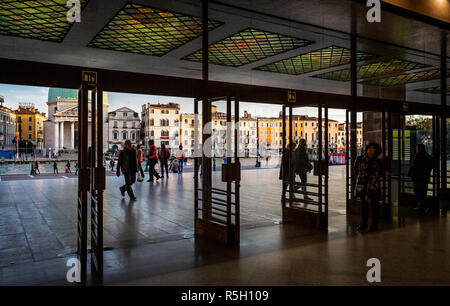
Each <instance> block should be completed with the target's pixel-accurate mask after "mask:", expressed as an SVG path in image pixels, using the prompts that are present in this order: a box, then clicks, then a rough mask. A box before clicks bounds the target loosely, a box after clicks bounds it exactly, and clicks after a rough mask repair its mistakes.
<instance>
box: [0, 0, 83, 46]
mask: <svg viewBox="0 0 450 306" xmlns="http://www.w3.org/2000/svg"><path fill="white" fill-rule="evenodd" d="M87 2H88V0H81V1H80V4H81V8H84V7H85V6H86V4H87ZM69 9H70V7H68V6H67V1H66V0H45V1H42V0H41V1H15V0H1V1H0V35H9V36H18V37H23V38H32V39H39V40H45V41H54V42H62V41H63V40H64V37H65V36H66V34H67V33H68V32H69V29H70V27H71V26H72V24H71V23H69V22H68V21H67V12H68V10H69Z"/></svg>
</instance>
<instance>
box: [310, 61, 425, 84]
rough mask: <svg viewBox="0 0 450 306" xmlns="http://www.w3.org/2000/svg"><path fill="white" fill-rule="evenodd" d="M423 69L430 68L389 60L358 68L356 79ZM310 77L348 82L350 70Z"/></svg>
mask: <svg viewBox="0 0 450 306" xmlns="http://www.w3.org/2000/svg"><path fill="white" fill-rule="evenodd" d="M425 67H430V65H425V64H421V63H415V62H410V61H406V60H401V59H391V60H389V61H384V62H378V63H372V64H367V65H362V66H358V72H357V78H358V79H359V80H361V79H369V78H375V77H380V76H383V75H387V74H392V73H399V72H405V71H410V70H414V69H422V68H425ZM312 77H314V78H320V79H327V80H334V81H344V82H348V81H350V69H341V70H336V71H330V72H326V73H322V74H317V75H313V76H312Z"/></svg>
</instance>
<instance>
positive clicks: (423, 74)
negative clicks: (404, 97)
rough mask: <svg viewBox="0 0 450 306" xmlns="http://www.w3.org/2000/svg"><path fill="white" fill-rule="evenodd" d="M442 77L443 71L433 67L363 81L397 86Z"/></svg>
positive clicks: (448, 74)
mask: <svg viewBox="0 0 450 306" xmlns="http://www.w3.org/2000/svg"><path fill="white" fill-rule="evenodd" d="M448 76H450V70H447V77H448ZM440 77H441V73H440V71H439V69H431V70H425V71H420V72H412V73H403V74H399V75H396V76H391V77H386V78H381V79H374V80H367V81H363V82H361V83H362V84H366V85H374V86H382V87H387V86H395V85H403V84H408V83H415V82H423V81H429V80H435V79H439V78H440Z"/></svg>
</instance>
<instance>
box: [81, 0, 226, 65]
mask: <svg viewBox="0 0 450 306" xmlns="http://www.w3.org/2000/svg"><path fill="white" fill-rule="evenodd" d="M221 24H222V23H221V22H218V21H211V20H210V21H209V22H208V29H209V30H213V29H215V28H217V27H219V26H220V25H221ZM201 35H202V20H201V18H198V17H194V16H188V15H184V14H179V13H174V12H169V11H166V10H160V9H155V8H150V7H145V6H142V5H138V4H131V3H128V4H127V5H126V6H125V7H124V8H123V9H122V10H120V11H119V13H118V14H117V15H116V16H115V17H114V18H113V20H111V22H109V23H108V24H107V25H106V26H105V28H104V29H103V30H102V31H101V32H100V33H98V34H97V36H96V37H95V38H94V39H93V40H92V41H91V42H90V43H89V45H88V46H89V47H95V48H101V49H108V50H115V51H123V52H131V53H137V54H144V55H153V56H163V55H165V54H167V53H169V52H170V51H172V50H174V49H176V48H178V47H180V46H182V45H184V44H186V43H187V42H189V41H191V40H193V39H195V38H197V37H200V36H201Z"/></svg>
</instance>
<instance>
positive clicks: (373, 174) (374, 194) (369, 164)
mask: <svg viewBox="0 0 450 306" xmlns="http://www.w3.org/2000/svg"><path fill="white" fill-rule="evenodd" d="M380 154H381V147H380V145H378V144H377V143H374V142H372V143H369V144H368V145H367V147H366V150H365V153H364V154H363V155H362V156H359V157H358V158H357V159H356V161H355V177H356V196H357V197H359V198H360V199H361V203H362V223H361V225H359V226H358V230H359V231H362V230H365V229H367V223H368V216H369V205H370V206H371V208H372V225H371V227H370V230H369V231H370V232H375V231H377V230H378V217H379V210H380V208H379V202H380V201H381V199H382V192H381V188H382V186H381V182H382V178H383V171H384V170H383V163H382V162H381V160H380V159H379V158H378V156H380Z"/></svg>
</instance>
